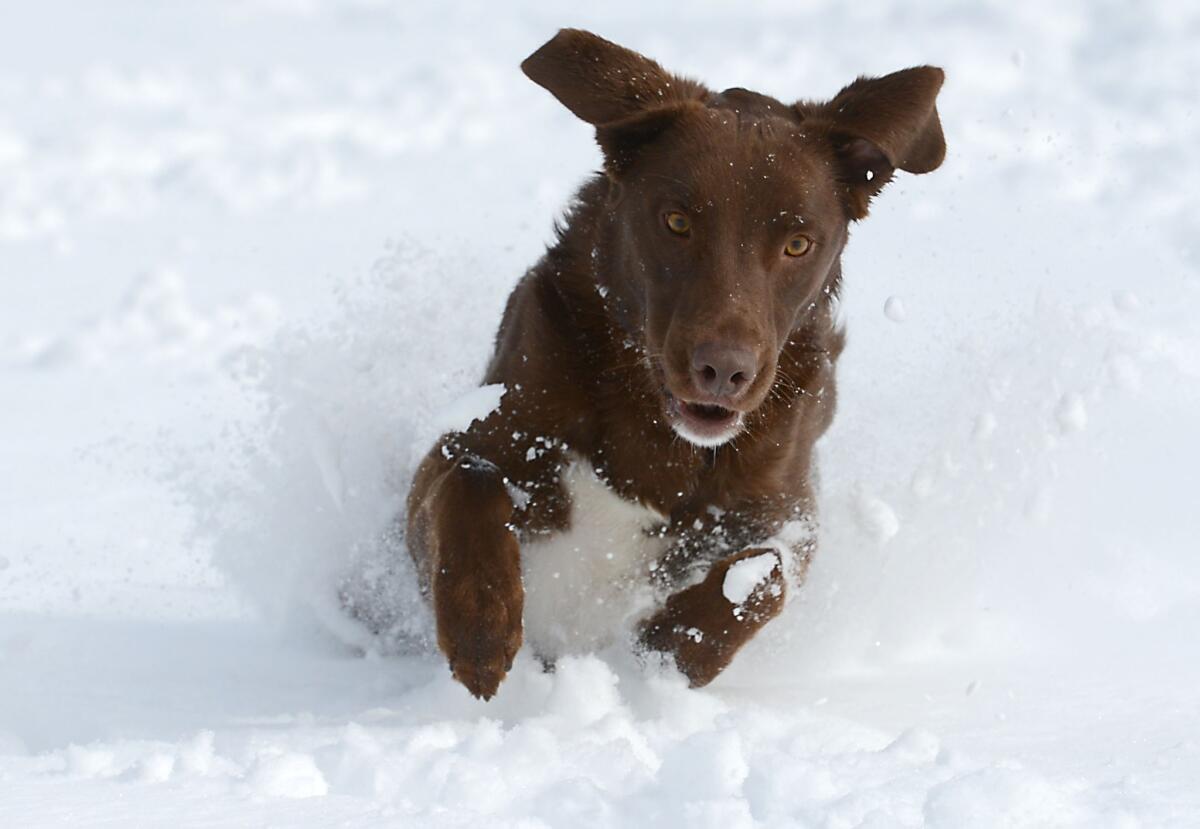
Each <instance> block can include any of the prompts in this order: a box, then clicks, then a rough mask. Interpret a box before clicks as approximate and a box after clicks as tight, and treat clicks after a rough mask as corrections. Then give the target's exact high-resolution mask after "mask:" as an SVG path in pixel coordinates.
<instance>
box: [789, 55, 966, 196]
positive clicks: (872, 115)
mask: <svg viewBox="0 0 1200 829" xmlns="http://www.w3.org/2000/svg"><path fill="white" fill-rule="evenodd" d="M944 79H945V74H944V73H943V72H942V70H941V69H938V68H937V67H935V66H916V67H913V68H912V69H902V70H901V71H899V72H893V73H892V74H890V75H884V76H883V77H882V78H859V79H858V80H856V81H855V82H854V83H852V84H850V85H849V86H847V87H846V88H845V89H843V90H842V91H841V92H839V93H838V94H837V95H835V96H834V97H833V100H831V101H829V103H827V104H805V103H800V104H797V105H796V109H797V111H798V112H799V113H800V115H801V117H802V118H804V119H805V121H806V122H818V123H819V122H826V126H827V129H828V133H829V139H830V141H831V142H832V144H833V150H834V154H835V155H836V157H837V163H838V177H839V179H840V180H841V181H842V182H843V183H844V184H845V185H846V188H847V192H846V195H847V200H846V203H847V208H848V210H849V212H850V216H851V218H853V219H861V218H863V217H864V216H866V215H867V207H868V204H869V202H870V200H871V197H872V196H874V195H875V194H876V193H878V192H879V191H880V190H882V189H883V186H884V185H885V184H887V183H888V182H889V181H891V179H892V174H893V173H894V172H895V171H896V170H898V169H899V170H904V171H905V172H909V173H928V172H931V171H933V170H936V169H937V168H938V167H939V166H941V163H942V160H943V159H944V158H945V157H946V140H945V138H944V136H943V135H942V122H941V121H940V120H939V118H938V112H937V94H938V90H940V89H941V88H942V81H943V80H944Z"/></svg>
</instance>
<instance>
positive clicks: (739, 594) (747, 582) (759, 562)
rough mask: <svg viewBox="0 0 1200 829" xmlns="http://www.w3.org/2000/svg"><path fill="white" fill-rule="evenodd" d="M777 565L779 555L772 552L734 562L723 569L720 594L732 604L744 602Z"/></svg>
mask: <svg viewBox="0 0 1200 829" xmlns="http://www.w3.org/2000/svg"><path fill="white" fill-rule="evenodd" d="M778 566H779V557H778V556H776V555H775V554H774V553H763V554H762V555H757V556H750V557H749V558H744V559H742V560H741V561H738V562H735V563H734V564H733V566H732V567H730V568H729V569H728V570H726V571H725V581H724V582H723V583H722V584H721V595H723V596H724V597H725V598H726V599H728V600H729V601H730V602H731V603H732V604H734V605H743V604H745V603H746V599H748V598H750V594H751V593H753V592H754V590H755V588H756V587H758V586H759V585H760V584H762V583H763V582H764V581H766V579H767V578H768V577H770V575H771V573H772V571H774V570H775V568H776V567H778Z"/></svg>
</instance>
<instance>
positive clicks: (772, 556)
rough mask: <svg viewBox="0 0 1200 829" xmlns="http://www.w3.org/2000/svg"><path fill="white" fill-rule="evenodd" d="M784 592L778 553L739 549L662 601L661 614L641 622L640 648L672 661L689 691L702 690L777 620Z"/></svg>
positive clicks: (755, 549) (767, 550) (766, 549)
mask: <svg viewBox="0 0 1200 829" xmlns="http://www.w3.org/2000/svg"><path fill="white" fill-rule="evenodd" d="M735 565H737V569H736V570H735V569H734V568H735ZM731 570H733V572H732V573H731ZM784 590H785V588H784V578H783V569H782V564H781V562H780V558H779V553H778V552H777V551H775V550H773V549H769V548H753V549H749V550H744V551H742V552H740V553H737V554H736V555H732V556H729V557H728V558H724V559H721V560H720V561H718V562H717V563H716V564H715V565H713V567H712V569H711V570H709V572H708V575H707V576H706V577H705V578H704V581H702V582H700V583H699V584H696V585H693V586H691V587H688V588H686V589H684V590H681V591H679V592H678V593H675V594H674V595H672V596H671V597H670V598H669V599H667V602H666V605H665V606H664V607H663V609H662V610H660V611H659V612H658V613H656V614H655V615H653V616H651V617H650V618H649V619H647V620H646V621H645V622H643V623H642V625H641V630H640V634H641V642H642V645H643V646H644V647H646V648H647V649H649V650H653V651H661V652H663V653H668V654H671V655H672V656H674V657H675V665H676V666H677V667H678V668H679V670H680V671H682V672H683V673H684V675H686V676H687V678H688V680H689V681H690V682H691V685H692V687H693V688H699V687H701V686H703V685H707V684H708V683H710V682H712V681H713V679H715V678H716V676H717V674H719V673H721V671H723V670H725V668H726V667H728V665H729V663H730V662H731V661H732V660H733V657H734V655H735V654H736V653H737V652H738V650H740V649H741V647H742V645H744V644H746V643H747V642H749V641H750V639H751V638H752V637H753V636H754V634H756V633H757V632H758V631H759V629H761V628H762V626H763V625H765V624H766V623H767V622H769V621H770V620H771V619H773V618H775V617H776V616H778V615H779V612H780V611H781V610H783V601H784Z"/></svg>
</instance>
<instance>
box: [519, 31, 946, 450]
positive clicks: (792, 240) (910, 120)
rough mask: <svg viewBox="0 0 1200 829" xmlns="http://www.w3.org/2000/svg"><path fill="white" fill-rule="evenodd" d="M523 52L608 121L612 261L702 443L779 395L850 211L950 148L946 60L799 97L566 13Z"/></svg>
mask: <svg viewBox="0 0 1200 829" xmlns="http://www.w3.org/2000/svg"><path fill="white" fill-rule="evenodd" d="M521 68H522V69H523V70H524V71H525V74H527V75H528V76H529V77H530V78H531V79H533V80H534V81H535V82H536V83H538V84H540V85H541V86H543V87H545V88H546V89H548V90H549V91H550V92H551V93H553V94H554V96H555V97H556V98H558V100H559V101H561V102H562V103H563V104H565V105H566V107H567V108H568V109H570V110H571V111H572V112H573V113H575V114H576V115H577V116H579V117H580V118H582V119H583V120H584V121H587V122H588V123H590V124H593V125H594V126H595V127H596V136H597V140H598V141H599V143H600V147H601V149H602V151H603V154H604V159H605V172H606V174H607V176H608V178H609V180H610V182H611V186H610V187H609V198H608V203H607V205H606V208H605V209H606V213H605V227H604V231H603V232H604V243H603V244H602V245H601V249H600V250H599V251H598V252H597V253H598V255H599V256H601V257H603V259H602V261H600V262H599V263H598V264H599V272H598V274H597V276H598V278H599V279H600V280H601V282H602V283H603V287H604V288H605V289H607V292H608V293H609V306H610V308H612V310H613V312H614V313H615V315H616V316H617V318H618V320H619V322H620V324H621V325H622V326H623V327H624V328H625V329H626V332H627V333H628V334H629V335H630V336H633V337H637V338H640V340H641V345H642V347H643V348H644V350H645V353H646V354H647V355H648V358H649V365H650V370H651V371H653V372H654V373H655V374H656V379H657V380H658V382H659V383H660V384H661V387H662V389H663V404H664V407H665V412H666V415H667V417H668V419H669V421H670V422H671V425H672V426H673V428H674V429H675V431H676V432H677V433H678V434H679V435H681V436H682V437H684V438H685V439H687V440H689V441H691V442H692V443H695V444H699V445H702V446H716V445H720V444H722V443H724V442H726V441H728V440H730V439H731V438H732V437H734V436H735V435H736V434H737V433H738V431H739V430H740V428H741V424H742V420H743V418H744V416H745V415H746V414H747V413H749V412H751V411H753V410H754V409H756V408H757V407H758V406H760V405H762V403H763V401H764V400H765V399H766V398H767V395H768V394H769V393H770V390H771V386H772V384H773V383H774V382H775V380H776V370H777V364H778V361H779V356H780V353H781V351H782V350H783V348H784V346H785V344H786V343H787V341H788V338H789V337H790V336H791V335H792V333H793V332H794V331H795V330H796V329H797V328H798V327H800V326H802V324H803V323H804V321H805V319H806V318H808V317H809V316H810V315H811V314H813V313H814V311H815V310H816V309H817V308H818V307H819V306H824V304H825V303H826V302H827V300H828V297H829V296H830V295H832V294H833V293H835V292H836V290H837V283H838V280H839V278H840V264H839V261H840V256H841V252H842V248H843V246H844V245H845V242H846V236H847V227H848V224H849V222H851V221H853V220H857V219H861V218H863V217H864V216H866V214H867V206H868V203H869V202H870V200H871V197H873V196H874V195H875V194H876V193H878V192H879V191H880V190H881V189H882V188H883V186H884V185H885V184H887V182H888V181H890V180H891V178H892V175H893V173H894V172H895V170H897V169H900V170H905V171H907V172H910V173H927V172H929V171H931V170H934V169H936V168H937V167H938V166H939V165H940V164H941V162H942V158H943V156H944V155H945V143H944V141H943V138H942V129H941V123H940V122H939V120H938V114H937V108H936V105H935V100H936V97H937V93H938V90H939V89H940V88H941V85H942V71H941V70H940V69H936V68H933V67H928V66H922V67H916V68H913V69H905V70H903V71H900V72H896V73H894V74H891V75H887V76H885V77H882V78H859V79H858V80H857V81H855V82H854V83H852V84H850V85H849V86H847V87H846V88H845V89H843V90H842V91H841V92H839V93H838V94H837V95H836V96H834V98H833V99H832V100H830V101H828V102H825V103H811V102H803V101H802V102H799V103H795V104H785V103H782V102H780V101H778V100H776V99H774V98H770V97H767V96H765V95H760V94H758V93H755V92H750V91H748V90H745V89H728V90H726V91H724V92H721V93H714V92H711V91H709V90H708V89H706V88H705V87H703V86H702V85H700V84H698V83H696V82H694V81H690V80H687V79H684V78H680V77H677V76H674V75H671V74H670V73H668V72H666V71H665V70H663V69H662V67H660V66H659V65H658V64H657V63H655V62H654V61H652V60H650V59H649V58H646V57H643V56H642V55H639V54H637V53H636V52H632V51H630V50H628V49H625V48H622V47H620V46H617V45H616V44H613V43H610V42H608V41H606V40H604V39H602V38H599V37H597V36H595V35H593V34H590V33H588V32H582V31H578V30H571V29H564V30H563V31H561V32H559V33H558V35H557V36H555V37H554V38H553V39H552V40H550V41H549V42H548V43H546V44H545V45H544V46H542V48H540V49H538V50H537V51H536V52H535V53H534V54H532V55H531V56H530V57H529V58H528V59H526V61H525V62H524V63H523V64H522V66H521Z"/></svg>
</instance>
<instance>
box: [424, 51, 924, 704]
mask: <svg viewBox="0 0 1200 829" xmlns="http://www.w3.org/2000/svg"><path fill="white" fill-rule="evenodd" d="M522 68H523V69H524V71H525V72H526V74H528V75H529V76H530V77H531V78H532V79H533V80H534V81H536V82H537V83H539V84H541V85H542V86H544V87H546V88H547V89H549V90H550V91H551V92H552V93H553V94H554V95H555V96H556V97H557V98H559V100H560V101H562V102H563V103H564V104H565V105H566V106H567V107H568V108H569V109H571V110H572V111H573V112H575V114H577V115H579V116H580V117H581V118H583V119H584V120H585V121H588V122H589V123H592V124H594V125H595V126H596V128H597V139H598V141H599V143H600V146H601V149H602V150H603V152H604V157H605V170H604V172H603V173H602V174H599V175H597V176H596V177H594V178H593V179H591V180H590V181H589V182H587V183H586V184H585V185H584V187H583V188H582V189H581V190H580V191H579V193H578V195H577V197H576V199H575V202H574V205H573V206H572V208H571V209H570V211H569V213H568V215H567V216H566V218H565V219H564V221H563V223H562V225H561V226H560V229H559V238H558V241H557V243H556V244H555V245H554V246H552V247H551V248H550V249H549V250H548V252H547V253H546V255H545V256H544V257H543V259H542V260H541V261H540V262H538V264H537V265H535V266H534V267H533V269H531V270H530V271H529V273H527V274H526V275H525V277H524V278H523V279H522V280H521V281H520V283H519V284H518V285H517V287H516V288H515V289H514V291H513V293H512V295H511V297H510V299H509V302H508V306H507V309H506V311H505V313H504V318H503V321H502V323H501V326H500V331H499V334H498V336H497V341H496V350H495V354H494V357H493V359H492V361H491V364H490V366H489V367H488V370H487V372H486V376H485V377H484V382H485V383H503V384H504V385H505V387H506V389H507V391H506V393H505V395H504V397H503V398H502V401H501V404H500V406H499V407H498V408H497V409H496V411H494V412H493V413H492V414H491V415H490V416H488V417H487V418H486V419H484V420H482V421H476V422H475V423H474V424H473V425H472V426H471V427H470V428H469V429H468V430H467V431H465V432H456V433H452V434H448V435H445V436H444V437H443V438H442V439H441V440H440V441H439V442H438V444H437V445H436V446H434V447H433V449H432V450H431V451H430V453H429V455H428V456H427V457H426V459H425V461H424V463H423V464H422V465H421V467H420V469H419V470H418V472H417V475H416V479H415V481H414V483H413V486H412V490H411V492H410V495H409V501H408V529H407V541H408V546H409V549H410V551H411V553H412V555H413V557H414V560H415V561H416V563H417V565H418V569H419V571H420V573H421V577H422V579H423V584H424V586H425V587H426V589H427V591H428V593H429V595H430V597H431V601H432V604H433V608H434V612H435V617H436V622H437V633H438V644H439V647H440V648H441V650H442V651H443V652H444V653H445V655H446V657H447V659H448V661H449V664H450V667H451V670H452V671H453V672H454V675H455V677H456V678H457V679H458V680H459V681H461V682H462V683H463V684H464V685H465V686H466V687H467V688H468V689H469V690H470V691H471V692H472V693H474V694H475V695H477V696H481V697H484V698H488V697H490V696H491V695H493V694H494V693H495V692H496V689H497V687H498V686H499V684H500V682H501V680H502V679H503V678H504V675H505V674H506V673H507V671H508V669H509V667H510V666H511V663H512V659H513V656H514V655H515V654H516V652H517V650H518V649H519V648H520V646H521V641H522V608H523V600H524V592H523V587H522V583H521V565H520V544H521V541H522V540H524V539H528V538H533V537H538V536H542V535H544V534H547V533H554V532H557V531H561V530H564V529H566V528H567V527H568V526H569V525H570V521H571V504H570V503H569V500H568V497H567V495H566V493H565V492H564V490H563V488H562V486H561V484H560V475H561V473H562V471H563V469H564V468H565V465H566V464H567V463H568V453H571V454H573V455H575V456H581V457H583V458H586V459H587V460H588V461H589V462H590V463H591V464H592V466H593V467H594V468H595V470H596V471H597V473H598V474H599V475H600V476H601V478H602V479H603V480H604V481H605V482H606V483H607V484H608V486H609V487H611V489H612V490H613V491H614V492H616V493H617V494H618V495H620V496H621V497H622V498H625V499H628V500H631V501H637V502H640V503H642V504H645V505H647V506H649V507H652V508H654V509H655V510H657V511H658V512H660V513H661V514H663V515H665V516H667V517H668V523H667V525H666V526H665V528H664V532H665V533H666V534H667V536H668V537H669V539H670V541H671V544H670V549H669V552H668V553H667V559H666V560H665V561H664V562H661V564H662V566H661V567H660V568H659V569H658V573H659V575H660V578H661V579H662V580H663V581H664V583H665V584H666V585H667V587H668V588H669V587H671V586H672V585H673V584H677V582H672V581H671V580H672V579H680V578H682V577H683V574H684V573H686V572H692V571H694V570H695V569H696V567H697V566H707V567H709V568H710V569H709V572H708V575H707V577H705V578H703V579H702V580H701V581H700V582H699V583H697V584H695V585H693V586H691V587H687V588H686V589H682V590H678V592H675V593H674V594H673V595H670V596H669V597H668V598H667V599H666V601H665V602H664V605H663V607H662V609H661V610H660V611H658V612H657V613H656V614H655V615H653V616H652V617H651V618H649V619H646V620H644V622H643V623H642V625H641V628H640V631H641V633H640V636H641V642H642V644H643V645H644V646H645V647H646V648H648V649H651V650H658V651H663V652H666V653H669V654H671V655H672V656H673V657H674V659H675V661H676V664H677V665H678V666H679V668H680V669H681V670H682V671H683V672H684V673H685V674H686V675H687V676H688V677H689V678H690V679H691V681H692V683H693V684H695V685H703V684H705V683H707V682H709V681H711V680H712V679H713V678H714V677H715V676H716V675H717V674H718V673H719V672H720V671H721V670H722V669H723V668H724V667H725V666H726V665H728V664H729V661H730V660H731V659H732V658H733V655H734V654H735V653H736V652H737V650H738V649H739V648H740V647H741V646H742V645H743V644H744V643H745V642H746V641H748V640H749V639H750V637H751V636H753V634H754V633H755V632H756V631H757V630H758V629H759V628H761V626H762V625H763V624H765V623H766V622H767V621H768V620H769V619H770V618H772V617H774V616H775V615H777V614H778V612H779V610H780V609H781V608H782V604H783V595H782V588H783V579H782V573H781V572H780V571H779V570H778V569H776V571H775V572H774V573H773V574H772V577H771V579H769V580H768V582H767V583H766V584H764V585H761V586H760V588H759V589H756V591H755V592H754V594H753V595H752V596H751V598H750V600H748V602H747V603H746V605H745V610H744V612H741V613H740V614H739V615H738V616H736V617H735V614H734V613H733V612H732V611H733V606H732V605H731V604H730V602H729V601H728V600H727V599H726V598H725V597H724V595H723V594H722V582H723V579H724V574H725V572H726V570H727V569H728V567H729V566H730V565H731V564H732V563H733V562H734V561H736V560H738V559H740V558H742V557H745V556H747V555H751V554H755V553H759V552H762V551H763V550H762V549H759V548H758V547H757V546H756V545H761V544H763V543H764V542H765V541H766V540H767V539H769V538H770V537H771V536H772V535H773V534H774V533H776V532H777V531H778V530H779V528H780V527H781V526H782V525H783V523H784V522H786V521H789V520H793V519H797V518H803V519H811V517H812V514H813V508H814V493H813V490H812V476H813V469H812V449H813V444H814V442H815V441H816V440H817V438H818V437H819V436H820V435H821V434H822V433H823V432H824V431H825V429H826V427H827V426H828V425H829V422H830V419H831V418H832V416H833V411H834V406H835V384H834V365H835V363H836V361H837V358H838V355H839V353H840V352H841V350H842V344H843V335H842V333H841V332H840V330H839V329H838V328H837V327H836V325H835V320H834V314H835V309H834V304H835V300H836V297H837V293H838V289H839V286H840V280H841V265H840V256H841V251H842V248H843V246H844V244H845V240H846V235H847V227H848V224H849V222H850V221H854V220H857V219H861V218H863V217H864V216H865V215H866V212H867V206H868V203H869V201H870V199H871V197H873V196H874V195H875V194H876V193H878V191H879V190H880V189H881V188H882V187H883V185H884V184H886V183H887V181H888V180H890V179H891V177H892V174H893V171H894V170H895V169H903V170H907V171H910V172H915V173H921V172H927V171H929V170H932V169H934V168H936V167H937V166H938V165H939V164H940V163H941V160H942V156H943V154H944V143H943V139H942V133H941V127H940V123H939V120H938V116H937V110H936V107H935V103H934V102H935V98H936V95H937V91H938V89H939V88H940V86H941V82H942V73H941V70H939V69H935V68H932V67H918V68H915V69H908V70H904V71H902V72H898V73H894V74H893V75H889V76H886V77H884V78H879V79H859V80H858V81H856V82H854V83H853V84H851V85H850V86H848V87H847V88H846V89H844V90H843V91H842V92H841V93H839V94H838V95H837V96H836V97H835V98H833V100H832V101H830V102H828V103H824V104H820V103H810V102H800V103H797V104H792V105H787V104H784V103H782V102H780V101H778V100H775V99H773V98H768V97H766V96H763V95H759V94H757V93H753V92H749V91H747V90H741V89H733V90H727V91H726V92H723V93H713V92H710V91H709V90H707V89H706V88H704V87H703V86H701V85H700V84H698V83H696V82H693V81H689V80H686V79H681V78H678V77H675V76H673V75H670V74H668V73H667V72H665V71H664V70H663V69H662V68H661V67H659V66H658V64H656V63H654V62H653V61H650V60H649V59H647V58H645V57H642V56H641V55H638V54H637V53H634V52H631V51H629V50H626V49H623V48H621V47H619V46H616V45H615V44H612V43H609V42H608V41H605V40H602V39H601V38H598V37H596V36H595V35H591V34H589V33H586V32H580V31H575V30H563V31H562V32H560V33H559V34H558V35H557V36H556V37H555V38H553V39H552V40H550V41H549V42H548V43H547V44H545V45H544V46H543V47H542V48H541V49H539V50H538V51H537V52H535V53H534V54H533V55H532V56H530V58H529V59H528V60H526V61H525V63H524V64H523V65H522ZM675 205H680V206H682V207H684V208H686V209H688V210H689V212H690V214H691V215H692V216H693V217H694V226H693V228H692V235H691V236H690V237H689V238H687V239H685V240H681V239H678V238H673V237H672V236H671V235H670V232H669V231H667V230H665V228H664V227H663V224H662V222H661V214H662V212H663V210H666V209H674V206H675ZM797 221H800V222H801V223H800V224H797ZM798 230H799V231H802V232H804V233H806V234H808V235H810V236H811V237H812V238H813V241H814V242H815V244H814V246H813V250H812V251H811V252H810V253H809V254H806V255H805V257H804V261H802V262H793V261H787V260H786V258H784V257H781V256H780V251H781V250H782V245H783V244H784V243H785V242H786V239H787V235H788V234H789V233H795V232H797V231H798ZM714 336H715V337H719V338H721V339H722V340H724V341H737V342H739V343H742V344H745V345H746V346H747V347H748V348H751V349H753V351H754V353H755V355H756V357H757V359H758V360H759V365H760V366H761V371H759V373H758V374H757V375H756V376H755V377H754V381H753V382H752V383H751V384H750V388H749V390H748V392H747V393H746V395H745V396H744V398H743V399H741V400H739V402H738V403H737V407H738V409H739V410H741V411H744V412H745V426H744V429H743V430H742V432H741V433H740V434H739V435H738V436H737V437H736V438H734V439H733V440H732V441H730V442H729V443H727V444H725V445H722V446H720V447H717V448H701V447H698V446H695V445H692V444H691V443H688V442H687V441H685V440H683V439H682V438H680V437H679V436H678V435H676V433H675V432H674V431H672V429H671V428H670V426H669V423H668V418H667V415H666V412H665V409H664V400H665V399H667V397H666V395H669V394H672V393H673V394H676V395H679V394H685V393H688V392H687V390H688V389H689V388H690V387H689V380H688V377H689V367H688V366H689V362H688V361H689V359H690V354H691V349H692V348H694V347H695V346H696V344H697V342H698V341H699V340H701V339H704V338H706V337H707V338H712V337H714ZM531 448H533V450H534V451H532V452H531V451H530V449H531ZM512 487H517V488H520V489H521V490H523V491H524V492H525V493H528V495H529V499H528V502H527V503H526V504H524V505H523V507H522V508H519V509H518V508H517V507H516V506H514V502H513V500H512V497H511V492H512V491H513V490H512ZM718 516H719V518H718ZM718 525H719V526H718ZM811 553H812V549H811V544H810V543H807V542H806V543H804V544H803V545H801V546H800V548H799V549H797V550H795V560H796V561H797V562H799V563H800V564H799V567H800V569H803V567H804V565H805V564H806V562H807V561H808V559H809V557H810V556H811ZM597 554H601V551H597ZM693 629H694V630H695V631H701V632H702V636H700V637H698V638H697V637H696V636H695V635H694V634H688V633H687V632H688V631H691V630H693Z"/></svg>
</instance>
